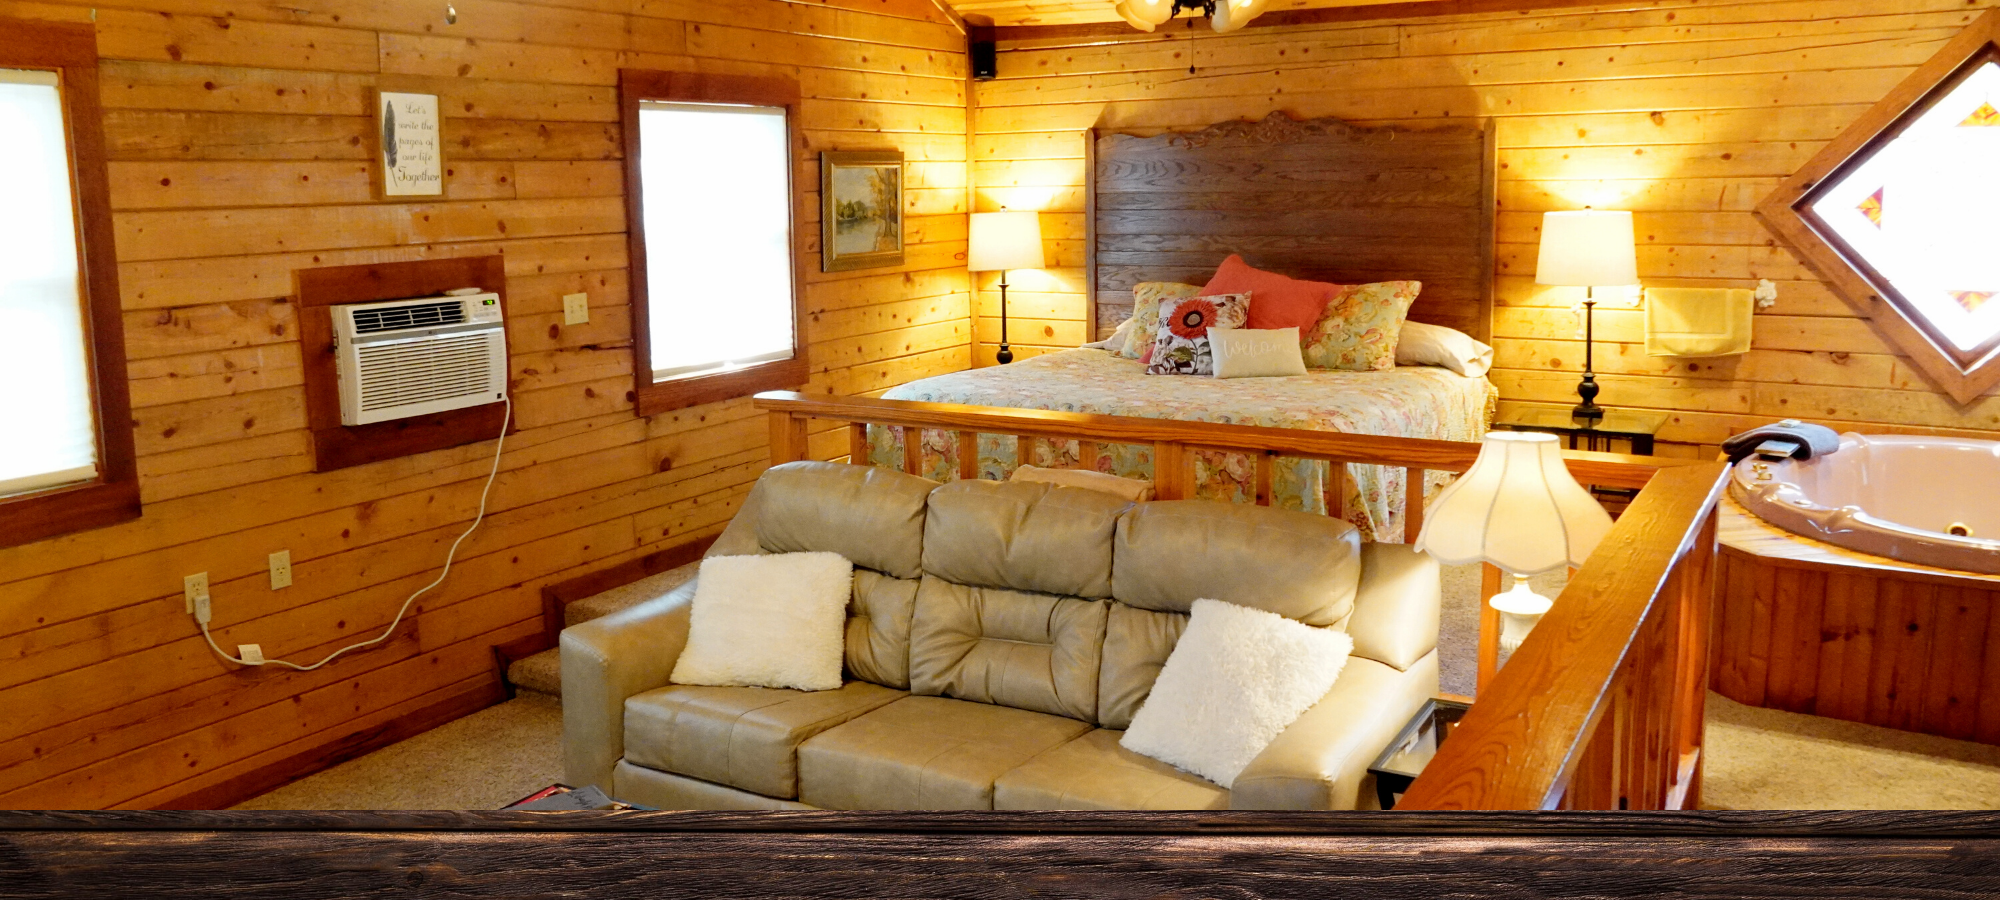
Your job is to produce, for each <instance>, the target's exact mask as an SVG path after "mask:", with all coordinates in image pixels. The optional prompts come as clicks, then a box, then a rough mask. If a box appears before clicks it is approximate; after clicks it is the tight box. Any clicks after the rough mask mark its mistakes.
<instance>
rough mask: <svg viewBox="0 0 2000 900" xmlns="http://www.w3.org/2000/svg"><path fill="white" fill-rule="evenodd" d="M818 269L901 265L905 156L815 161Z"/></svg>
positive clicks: (885, 153)
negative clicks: (817, 192)
mask: <svg viewBox="0 0 2000 900" xmlns="http://www.w3.org/2000/svg"><path fill="white" fill-rule="evenodd" d="M819 160H820V175H819V195H820V264H821V268H823V269H825V270H826V271H828V272H839V271H843V270H846V269H869V268H874V267H876V266H899V265H902V264H903V152H902V151H901V150H871V151H836V150H829V151H826V152H824V153H821V154H820V155H819Z"/></svg>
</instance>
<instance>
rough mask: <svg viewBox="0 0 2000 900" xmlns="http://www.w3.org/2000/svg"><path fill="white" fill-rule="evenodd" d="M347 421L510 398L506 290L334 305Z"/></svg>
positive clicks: (336, 348) (337, 361)
mask: <svg viewBox="0 0 2000 900" xmlns="http://www.w3.org/2000/svg"><path fill="white" fill-rule="evenodd" d="M333 333H334V359H335V368H336V370H337V371H338V372H339V373H340V424H342V425H367V424H369V423H371V422H387V421H390V420H392V419H405V418H409V417H411V416H421V415H427V414H430V413H436V412H444V411H445V410H449V409H462V408H464V407H468V406H480V405H483V404H487V403H495V402H498V401H500V400H501V399H504V397H505V396H506V391H507V334H506V324H505V323H504V322H502V321H501V316H500V296H499V295H498V294H492V293H470V294H461V295H456V296H444V297H423V298H418V299H414V300H390V301H387V302H383V303H353V304H346V305H341V306H335V307H333Z"/></svg>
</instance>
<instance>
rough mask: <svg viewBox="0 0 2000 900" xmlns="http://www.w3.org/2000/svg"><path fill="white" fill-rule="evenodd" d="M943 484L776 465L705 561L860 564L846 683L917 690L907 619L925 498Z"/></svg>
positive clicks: (898, 475) (837, 468)
mask: <svg viewBox="0 0 2000 900" xmlns="http://www.w3.org/2000/svg"><path fill="white" fill-rule="evenodd" d="M935 487H937V482H935V481H930V480H927V479H923V478H918V477H916V476H914V475H905V474H903V473H902V472H897V471H895V470H893V469H878V468H873V467H869V466H850V465H843V464H839V463H825V462H812V461H807V462H793V463H786V464H784V465H781V466H773V467H771V468H770V469H768V470H766V471H765V472H764V475H763V477H761V478H759V479H757V485H756V486H755V487H753V488H751V489H750V496H749V497H748V498H746V499H745V500H744V501H743V508H742V509H741V510H739V511H738V512H737V513H736V517H735V518H734V519H731V520H730V521H729V527H727V528H725V529H723V532H722V535H721V536H720V537H718V538H716V540H715V544H714V545H713V546H711V547H710V548H709V550H708V553H707V554H706V555H707V556H745V555H754V554H760V553H793V552H812V551H826V552H830V553H838V554H840V555H842V556H845V557H847V558H848V559H849V560H851V561H852V562H853V563H854V595H853V597H852V598H851V599H850V600H849V601H848V605H847V616H848V619H847V632H846V664H847V674H848V675H849V676H850V677H853V678H858V679H860V680H862V681H868V682H873V683H875V684H879V685H884V686H886V687H892V688H896V689H898V690H907V689H908V688H909V686H910V665H909V658H910V616H911V613H912V612H913V611H914V610H915V608H916V596H917V577H918V576H919V575H921V574H923V572H922V568H921V566H922V562H923V535H924V511H925V505H924V503H925V499H926V498H927V497H929V495H930V492H931V490H932V489H933V488H935Z"/></svg>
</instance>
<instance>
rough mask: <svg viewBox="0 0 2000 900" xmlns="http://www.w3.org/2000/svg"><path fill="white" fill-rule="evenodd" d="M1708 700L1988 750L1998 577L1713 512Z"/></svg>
mask: <svg viewBox="0 0 2000 900" xmlns="http://www.w3.org/2000/svg"><path fill="white" fill-rule="evenodd" d="M1721 522H1722V532H1721V542H1722V548H1721V551H1720V559H1719V564H1720V568H1719V570H1718V572H1717V575H1716V579H1715V585H1716V591H1717V596H1718V598H1719V599H1718V602H1717V604H1716V610H1715V642H1714V643H1715V652H1714V655H1713V657H1712V658H1711V660H1710V664H1711V674H1710V680H1711V682H1712V683H1713V684H1714V686H1715V691H1716V692H1717V693H1719V694H1721V695H1723V696H1725V697H1728V698H1729V699H1731V700H1735V701H1737V702H1739V703H1747V704H1749V705H1751V706H1762V707H1768V708H1771V709H1782V710H1787V711H1790V712H1796V713H1807V714H1811V715H1817V716H1826V717H1828V718H1833V719H1845V720H1847V721H1850V722H1865V723H1868V724H1870V725H1881V726H1885V727H1888V728H1898V729H1902V730H1904V731H1916V732H1922V733H1924V734H1935V735H1940V736H1943V737H1948V738H1958V739H1961V740H1972V741H1980V742H1982V743H1987V744H2000V615H1993V614H1992V611H1993V609H1994V607H1995V605H1996V604H2000V575H1975V574H1971V573H1965V572H1954V571H1950V570H1946V569H1938V568H1932V567H1930V566H1920V565H1914V564H1910V563H1902V562H1897V561H1895V560H1890V559H1885V558H1883V557H1879V556H1869V555H1867V554H1863V553H1857V552H1854V551H1852V550H1845V549H1842V548H1839V547H1835V546H1833V545H1832V544H1828V543H1825V542H1822V541H1816V540H1813V539H1812V538H1808V537H1803V536H1800V535H1795V534H1791V533H1789V532H1786V531H1783V530H1780V529H1779V528H1777V527H1776V526H1774V525H1772V524H1770V523H1768V522H1765V521H1764V520H1762V519H1759V518H1757V517H1756V516H1755V515H1754V514H1752V513H1750V512H1749V511H1747V510H1745V509H1744V508H1743V507H1742V506H1741V505H1740V504H1738V503H1737V502H1736V501H1735V500H1734V499H1725V500H1724V501H1723V504H1722V510H1721Z"/></svg>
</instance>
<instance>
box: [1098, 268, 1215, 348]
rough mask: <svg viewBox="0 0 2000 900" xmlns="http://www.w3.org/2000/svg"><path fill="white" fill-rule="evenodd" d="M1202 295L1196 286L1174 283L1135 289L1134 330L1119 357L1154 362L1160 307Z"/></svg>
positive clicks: (1146, 284)
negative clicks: (1152, 357) (1154, 345)
mask: <svg viewBox="0 0 2000 900" xmlns="http://www.w3.org/2000/svg"><path fill="white" fill-rule="evenodd" d="M1199 293H1201V288H1200V287H1197V286H1195V285H1192V284H1181V283H1179V282H1173V281H1147V282H1143V283H1140V284H1136V285H1133V286H1132V327H1131V328H1130V329H1129V330H1128V331H1127V332H1126V336H1125V343H1124V344H1123V345H1121V346H1119V347H1117V348H1114V349H1116V350H1117V351H1118V355H1119V356H1122V357H1125V358H1126V359H1136V360H1138V361H1140V362H1151V361H1152V359H1151V357H1150V354H1151V352H1152V349H1153V342H1154V341H1155V340H1156V339H1157V338H1158V337H1159V333H1160V304H1161V303H1171V302H1173V301H1175V300H1180V299H1184V298H1187V297H1192V296H1194V295H1196V294H1199Z"/></svg>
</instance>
